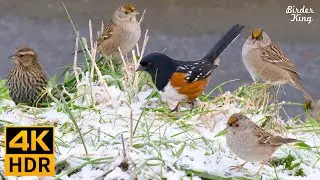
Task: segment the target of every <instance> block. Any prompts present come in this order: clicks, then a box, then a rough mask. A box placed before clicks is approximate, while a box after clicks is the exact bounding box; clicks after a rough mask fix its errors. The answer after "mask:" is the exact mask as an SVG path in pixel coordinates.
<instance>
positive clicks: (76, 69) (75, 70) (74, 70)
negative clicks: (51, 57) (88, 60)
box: [73, 35, 80, 84]
mask: <svg viewBox="0 0 320 180" xmlns="http://www.w3.org/2000/svg"><path fill="white" fill-rule="evenodd" d="M78 36H79V35H77V36H76V47H75V48H74V58H73V73H74V75H75V76H76V80H77V84H78V83H79V82H80V81H79V74H78V68H77V59H78V53H77V52H78V46H79V44H78V43H79V38H78Z"/></svg>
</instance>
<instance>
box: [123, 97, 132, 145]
mask: <svg viewBox="0 0 320 180" xmlns="http://www.w3.org/2000/svg"><path fill="white" fill-rule="evenodd" d="M122 102H124V103H125V104H127V106H128V107H129V108H130V147H132V146H133V109H132V107H131V106H130V104H129V103H128V102H127V101H125V100H122Z"/></svg>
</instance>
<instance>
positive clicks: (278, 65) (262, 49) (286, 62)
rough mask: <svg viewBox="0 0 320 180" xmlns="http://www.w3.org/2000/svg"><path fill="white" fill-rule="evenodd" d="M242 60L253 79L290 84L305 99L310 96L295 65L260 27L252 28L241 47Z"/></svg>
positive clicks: (274, 83) (276, 83) (272, 83)
mask: <svg viewBox="0 0 320 180" xmlns="http://www.w3.org/2000/svg"><path fill="white" fill-rule="evenodd" d="M242 60H243V62H244V65H245V66H246V68H247V70H248V71H249V73H250V75H251V77H252V79H253V80H254V81H262V82H265V83H269V84H271V85H283V84H291V85H292V86H293V87H295V88H296V89H298V90H300V91H301V92H302V93H303V94H304V96H305V98H306V99H309V100H312V97H311V96H310V95H309V93H308V92H307V91H306V90H305V89H304V87H303V86H302V84H301V83H300V80H301V78H300V77H299V75H298V72H297V70H296V66H295V64H294V63H293V62H291V61H290V59H289V58H288V57H287V56H286V55H285V54H284V53H283V52H282V50H281V49H280V48H279V47H278V46H276V45H275V44H274V43H273V42H272V41H271V39H270V38H269V36H268V35H267V33H266V32H265V31H264V30H262V29H254V30H253V31H252V33H251V34H250V36H249V37H248V39H247V40H246V42H245V43H244V45H243V47H242Z"/></svg>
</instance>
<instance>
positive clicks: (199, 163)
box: [0, 84, 320, 180]
mask: <svg viewBox="0 0 320 180" xmlns="http://www.w3.org/2000/svg"><path fill="white" fill-rule="evenodd" d="M82 85H83V84H82ZM87 85H88V84H87ZM91 90H92V91H90V93H92V94H93V96H91V94H90V93H89V91H88V89H86V87H85V86H83V87H82V88H80V91H79V92H82V98H81V97H80V98H79V99H78V100H76V101H75V105H77V106H79V107H83V108H75V109H72V113H73V115H74V117H75V119H76V121H77V124H78V126H79V128H80V132H81V134H82V135H83V138H84V141H85V145H86V148H87V151H88V154H86V153H85V150H84V146H83V144H82V143H81V140H80V137H79V134H78V132H77V131H76V129H75V127H74V124H73V123H72V121H71V119H70V118H69V115H68V114H67V113H65V112H64V111H62V109H61V108H59V107H58V106H57V105H54V106H53V107H50V108H45V109H36V108H30V109H26V108H22V107H19V106H14V105H12V102H8V101H6V102H4V103H1V106H0V107H8V108H5V110H4V111H2V112H1V113H0V120H4V121H8V122H11V123H13V124H14V125H37V124H39V123H48V124H52V125H53V124H54V125H56V128H55V130H56V132H55V135H56V137H57V138H56V143H57V145H58V146H57V147H56V162H64V163H65V164H66V166H65V167H64V168H63V167H62V170H61V172H59V173H58V174H56V177H59V178H60V179H62V180H69V179H95V178H98V179H105V180H108V179H130V178H133V177H134V175H136V176H137V178H138V179H161V178H167V179H169V180H173V179H190V177H189V176H187V173H186V172H187V171H189V170H192V171H194V172H202V173H206V174H210V175H214V176H221V177H253V174H254V173H255V172H257V171H258V169H259V166H260V164H259V163H247V164H246V165H245V168H246V169H247V171H246V170H241V171H239V172H238V171H230V166H236V165H239V164H241V163H243V160H241V159H239V158H237V157H236V156H235V155H234V154H233V153H232V152H231V151H230V150H229V149H228V147H227V145H226V140H225V136H224V135H219V134H220V133H221V132H222V131H223V130H224V129H225V127H226V121H227V119H228V118H229V117H230V116H231V115H232V114H233V113H236V112H246V110H247V109H246V108H248V107H245V106H243V105H241V104H240V101H239V98H235V97H233V95H232V94H231V93H230V92H226V93H224V94H223V95H221V96H222V97H225V99H226V100H225V101H224V102H219V103H217V104H212V103H205V102H199V105H198V106H201V107H203V109H205V111H204V112H206V113H192V112H191V111H188V108H185V107H182V109H183V110H184V111H181V112H178V113H162V112H158V111H155V110H154V109H156V108H159V107H162V104H160V102H159V101H158V100H157V98H153V99H151V100H150V101H149V103H147V99H146V98H147V97H148V96H149V95H150V93H152V89H143V91H142V92H139V93H138V94H137V95H136V96H135V97H136V98H135V99H134V100H133V101H132V102H131V103H129V104H130V106H131V107H129V106H128V105H127V104H126V103H123V102H120V101H123V100H124V101H127V102H129V100H128V99H127V98H126V96H125V93H123V92H121V91H120V90H119V89H118V88H117V87H115V86H111V87H109V89H108V91H109V92H111V93H112V100H110V99H106V98H104V97H103V95H104V91H103V90H102V87H100V85H98V84H94V86H93V88H92V89H91ZM91 98H93V99H91ZM110 101H112V103H111V104H110ZM92 102H93V106H92ZM144 107H148V108H150V110H149V111H144V113H145V114H144V115H143V116H141V113H142V112H143V108H144ZM251 108H252V107H251ZM131 113H132V120H133V128H135V126H136V124H137V122H138V120H139V118H140V116H141V119H140V121H139V124H138V126H137V129H136V131H135V133H134V137H133V142H132V143H133V147H131V146H130V125H131ZM246 115H248V117H250V118H251V119H252V120H253V121H254V122H257V123H259V122H260V120H261V119H262V118H263V117H264V116H265V114H263V113H258V114H246ZM280 121H281V120H276V122H277V123H279V124H280ZM282 125H283V124H282ZM121 134H122V135H123V137H124V142H125V147H126V157H124V156H123V147H122V139H121ZM281 135H286V136H288V137H294V138H298V139H301V140H304V141H305V143H306V144H308V145H309V146H310V147H315V148H311V149H303V148H300V147H297V146H293V145H288V146H282V147H281V148H279V149H278V151H276V153H275V154H274V156H273V158H283V157H286V156H287V155H288V154H291V155H292V156H293V157H294V158H296V160H295V161H294V162H297V163H301V164H300V165H299V166H298V167H296V168H294V169H292V170H287V169H285V167H284V166H283V165H280V166H277V167H272V166H269V165H265V167H264V169H263V171H262V174H261V175H262V176H263V179H275V178H276V177H277V178H279V179H290V180H291V179H310V180H313V179H314V180H315V179H319V176H320V163H319V162H318V159H319V153H318V152H317V148H316V147H317V146H318V145H319V144H320V138H319V137H318V135H317V134H316V133H315V131H311V132H308V133H307V132H298V131H297V130H294V129H293V130H292V131H287V132H285V133H282V134H281ZM0 139H2V140H3V134H1V136H0ZM0 150H1V152H2V153H1V156H3V152H4V149H3V147H2V146H1V147H0ZM90 162H92V163H90ZM93 162H95V163H93ZM123 162H125V163H126V164H128V165H129V167H128V169H127V170H126V169H125V170H123V169H122V168H121V167H120V166H119V165H120V164H121V163H123ZM82 166H83V167H82ZM77 167H78V169H77V170H76V171H75V172H71V171H70V170H71V169H72V168H77ZM3 168H4V163H3V161H1V162H0V169H3ZM299 168H302V170H303V172H304V173H305V174H306V176H305V177H298V176H294V175H293V174H294V173H295V172H296V171H297V170H298V169H299ZM69 171H70V172H69ZM8 179H9V180H11V179H12V180H13V179H19V180H25V179H40V178H38V177H18V178H17V177H8ZM43 179H52V177H44V178H43ZM193 179H200V177H197V175H194V177H193Z"/></svg>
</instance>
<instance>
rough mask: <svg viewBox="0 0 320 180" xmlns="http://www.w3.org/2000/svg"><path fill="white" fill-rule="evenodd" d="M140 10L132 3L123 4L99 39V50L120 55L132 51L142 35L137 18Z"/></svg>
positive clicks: (109, 54)
mask: <svg viewBox="0 0 320 180" xmlns="http://www.w3.org/2000/svg"><path fill="white" fill-rule="evenodd" d="M137 14H139V12H137V11H136V9H135V7H134V6H133V5H131V4H124V5H121V6H120V7H119V8H118V9H117V10H116V12H115V13H114V14H113V17H112V19H111V21H110V23H109V24H108V26H107V27H106V28H105V30H104V31H103V32H102V34H101V35H100V37H99V38H98V40H97V43H98V44H97V45H98V51H99V52H100V53H102V54H104V55H107V56H111V55H112V56H119V50H118V47H120V50H121V52H122V54H123V55H125V54H127V53H128V52H129V51H131V50H132V49H133V48H134V46H135V45H136V44H137V42H138V41H139V39H140V36H141V28H140V23H139V22H138V21H137V19H136V15H137Z"/></svg>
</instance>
